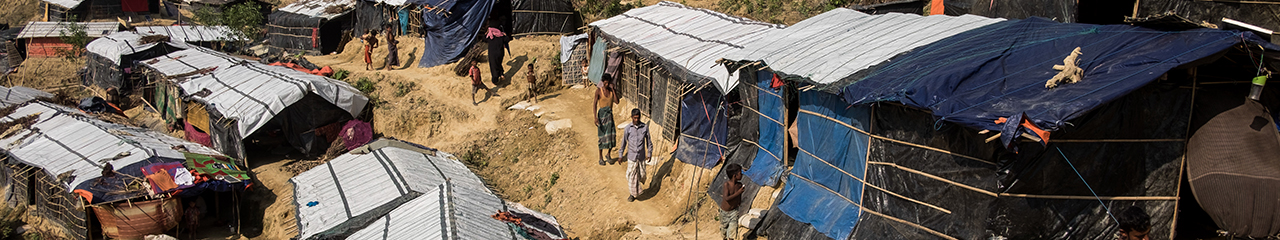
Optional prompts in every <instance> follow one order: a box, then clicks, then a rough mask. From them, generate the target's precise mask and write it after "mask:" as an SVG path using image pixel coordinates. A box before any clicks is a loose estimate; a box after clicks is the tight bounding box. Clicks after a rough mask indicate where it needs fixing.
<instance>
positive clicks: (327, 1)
mask: <svg viewBox="0 0 1280 240" xmlns="http://www.w3.org/2000/svg"><path fill="white" fill-rule="evenodd" d="M355 4H356V0H304V1H299V2H295V3H292V4H289V6H284V7H282V8H280V9H276V10H277V11H283V12H290V13H297V14H301V15H306V16H310V17H318V18H324V19H333V18H335V17H338V16H342V15H345V14H347V13H349V12H351V10H352V9H355ZM332 6H341V7H343V8H345V10H344V11H342V12H339V13H328V12H326V11H325V9H328V8H329V7H332Z"/></svg>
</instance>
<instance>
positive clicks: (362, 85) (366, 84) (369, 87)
mask: <svg viewBox="0 0 1280 240" xmlns="http://www.w3.org/2000/svg"><path fill="white" fill-rule="evenodd" d="M355 85H356V89H358V90H360V92H362V93H364V94H365V95H368V94H370V93H373V90H377V89H378V87H377V86H374V83H373V81H369V78H367V77H361V78H360V80H357V81H356V84H355Z"/></svg>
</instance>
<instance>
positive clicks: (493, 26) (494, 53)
mask: <svg viewBox="0 0 1280 240" xmlns="http://www.w3.org/2000/svg"><path fill="white" fill-rule="evenodd" d="M495 20H496V19H490V21H489V29H488V30H486V31H485V39H486V40H489V75H490V76H491V77H490V78H489V79H491V81H493V84H495V85H496V84H499V82H500V80H501V82H505V80H506V77H504V76H503V73H504V71H503V70H502V64H503V63H504V62H503V61H502V57H503V52H502V51H503V50H506V51H508V52H509V51H511V47H510V46H507V41H509V36H507V34H506V33H504V32H502V30H501V29H502V27H501V26H500V25H499V23H500V22H501V21H495Z"/></svg>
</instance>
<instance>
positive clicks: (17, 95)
mask: <svg viewBox="0 0 1280 240" xmlns="http://www.w3.org/2000/svg"><path fill="white" fill-rule="evenodd" d="M37 98H53V94H51V93H47V92H44V91H40V90H37V89H34V88H29V87H23V86H14V87H3V86H0V107H9V106H13V105H19V104H23V103H27V102H30V101H31V100H35V99H37Z"/></svg>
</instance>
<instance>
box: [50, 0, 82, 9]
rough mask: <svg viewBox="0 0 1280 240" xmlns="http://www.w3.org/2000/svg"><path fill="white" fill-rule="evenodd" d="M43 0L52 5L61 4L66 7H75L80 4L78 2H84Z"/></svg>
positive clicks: (78, 0) (79, 0) (77, 0)
mask: <svg viewBox="0 0 1280 240" xmlns="http://www.w3.org/2000/svg"><path fill="white" fill-rule="evenodd" d="M44 1H45V2H49V3H52V4H54V5H58V6H62V7H64V8H67V9H72V8H76V7H78V6H80V3H82V2H84V0H44Z"/></svg>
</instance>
